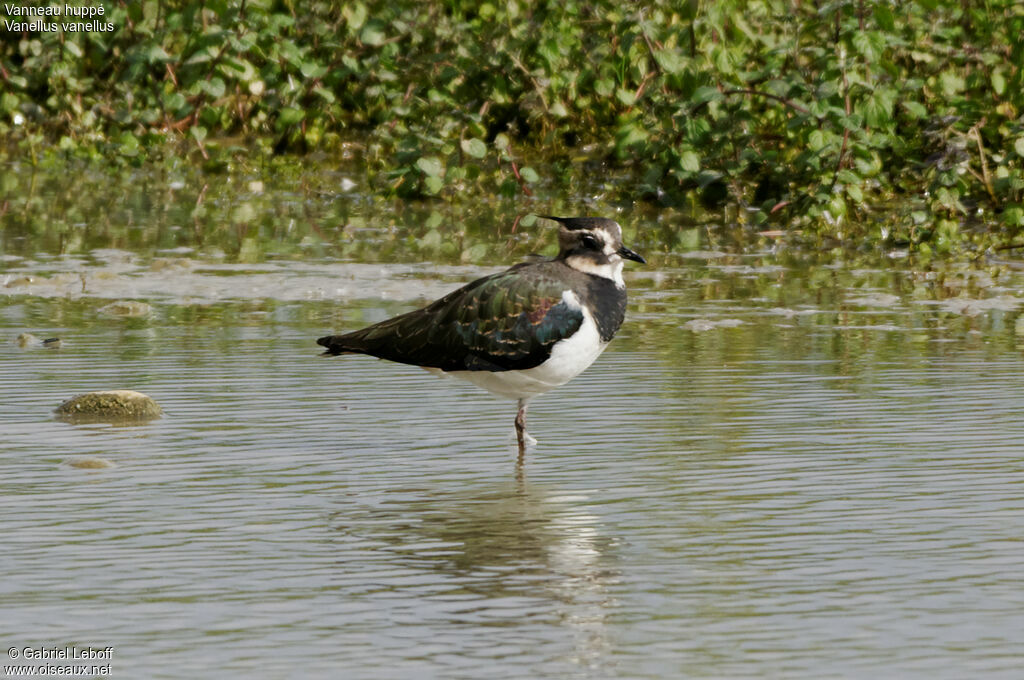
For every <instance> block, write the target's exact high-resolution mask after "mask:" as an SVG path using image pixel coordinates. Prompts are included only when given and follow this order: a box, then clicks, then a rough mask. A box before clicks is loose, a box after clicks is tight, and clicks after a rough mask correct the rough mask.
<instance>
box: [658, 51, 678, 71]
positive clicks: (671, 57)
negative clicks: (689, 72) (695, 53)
mask: <svg viewBox="0 0 1024 680" xmlns="http://www.w3.org/2000/svg"><path fill="white" fill-rule="evenodd" d="M654 60H655V61H657V62H658V66H660V67H661V70H663V71H664V72H665V73H669V74H671V75H676V74H678V73H680V72H682V71H683V69H684V68H686V58H685V57H683V55H681V54H680V53H679V52H678V51H676V50H655V52H654Z"/></svg>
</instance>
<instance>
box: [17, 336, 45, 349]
mask: <svg viewBox="0 0 1024 680" xmlns="http://www.w3.org/2000/svg"><path fill="white" fill-rule="evenodd" d="M14 344H15V345H17V346H18V347H42V346H43V341H42V340H40V339H39V338H37V337H36V336H34V335H32V334H31V333H21V334H19V335H18V337H16V338H15V339H14Z"/></svg>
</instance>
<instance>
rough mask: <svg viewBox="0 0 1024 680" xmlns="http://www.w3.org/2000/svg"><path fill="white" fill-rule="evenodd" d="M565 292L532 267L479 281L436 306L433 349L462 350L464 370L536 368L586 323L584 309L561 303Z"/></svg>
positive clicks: (541, 271) (561, 284) (511, 270)
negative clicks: (563, 340)
mask: <svg viewBox="0 0 1024 680" xmlns="http://www.w3.org/2000/svg"><path fill="white" fill-rule="evenodd" d="M565 290H566V286H565V284H564V283H563V282H560V281H557V280H555V279H554V278H552V277H550V276H549V275H546V274H545V273H544V272H543V270H542V269H541V268H539V267H531V266H530V265H525V266H521V267H516V268H513V269H510V270H508V271H505V272H502V273H500V274H496V275H494V276H490V277H487V278H485V279H481V280H480V281H477V282H475V283H474V284H470V285H469V286H467V287H466V288H463V289H462V290H461V291H456V292H455V294H453V296H452V299H450V300H444V301H439V302H438V303H435V304H438V306H439V310H438V311H440V312H441V313H440V315H439V316H438V323H437V324H436V325H435V326H434V329H433V331H432V333H431V335H430V341H431V344H432V345H437V346H440V347H443V346H452V345H459V346H460V347H462V348H464V351H465V356H464V359H463V362H462V363H463V367H464V369H465V370H471V371H472V370H485V371H494V370H517V369H525V368H532V367H534V366H537V365H539V364H541V363H543V362H544V360H546V359H547V358H548V355H549V354H550V353H551V347H552V346H553V345H554V344H555V343H556V342H558V341H559V340H562V339H565V338H567V337H569V336H570V335H572V334H573V333H575V332H576V331H577V330H579V328H580V325H582V323H583V312H582V310H581V309H580V307H579V306H578V305H576V304H570V303H568V302H566V301H565V299H564V298H563V294H564V292H565ZM441 302H443V303H444V304H440V303H441ZM431 307H433V305H431ZM428 309H429V308H428ZM447 370H453V369H447ZM455 370H458V369H455Z"/></svg>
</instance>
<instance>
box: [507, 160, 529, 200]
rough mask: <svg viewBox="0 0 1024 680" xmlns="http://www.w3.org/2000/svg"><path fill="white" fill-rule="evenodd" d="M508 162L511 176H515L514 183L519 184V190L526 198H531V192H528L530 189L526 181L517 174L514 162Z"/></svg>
mask: <svg viewBox="0 0 1024 680" xmlns="http://www.w3.org/2000/svg"><path fill="white" fill-rule="evenodd" d="M509 162H510V163H511V164H512V174H513V175H515V176H516V181H517V182H519V188H520V189H522V190H523V193H524V194H526V195H527V196H533V192H532V191H530V187H528V186H527V185H526V180H525V179H523V177H522V175H520V174H519V168H518V166H516V162H515V161H513V160H509Z"/></svg>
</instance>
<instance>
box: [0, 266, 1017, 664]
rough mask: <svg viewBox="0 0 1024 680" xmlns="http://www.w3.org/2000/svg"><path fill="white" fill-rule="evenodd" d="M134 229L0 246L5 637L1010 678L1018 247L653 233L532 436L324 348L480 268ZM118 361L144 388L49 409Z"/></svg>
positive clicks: (241, 657) (386, 660) (300, 652)
mask: <svg viewBox="0 0 1024 680" xmlns="http://www.w3.org/2000/svg"><path fill="white" fill-rule="evenodd" d="M156 259H159V257H158V258H156ZM154 262H155V260H154V259H153V258H149V257H142V258H139V257H137V256H135V255H132V254H131V253H121V254H118V253H117V252H114V253H111V252H110V251H102V252H94V253H90V254H89V255H88V256H87V257H85V258H74V257H70V258H69V257H56V258H40V259H33V258H23V257H22V258H16V259H9V260H8V261H7V263H6V268H5V270H4V271H3V273H2V274H0V279H2V282H0V286H3V287H0V300H2V305H0V339H2V340H3V342H2V343H0V394H2V398H0V433H2V438H0V465H2V470H3V479H4V493H3V494H2V496H0V517H2V521H3V527H4V536H5V550H4V551H3V553H2V556H0V602H2V609H3V616H2V617H0V631H2V633H3V636H2V637H3V639H4V640H5V641H6V642H8V643H9V646H19V647H20V646H54V645H57V646H64V645H73V646H79V647H87V646H93V647H101V648H102V647H107V646H112V647H113V648H114V657H113V660H112V665H113V669H114V676H115V677H124V678H130V677H154V678H158V677H159V678H164V677H166V678H178V677H186V676H187V677H218V678H222V677H260V678H292V677H296V675H297V674H301V675H302V676H304V677H321V678H327V677H338V674H339V673H343V674H344V676H345V677H353V678H355V677H365V678H414V677H415V678H423V677H444V678H479V677H480V676H481V674H482V673H483V672H486V674H487V675H488V676H489V677H492V678H523V677H533V678H574V677H575V678H601V677H629V678H665V677H716V678H717V677H750V678H765V677H771V678H807V677H828V678H888V677H891V678H896V677H899V678H928V679H929V680H934V679H935V678H950V679H953V678H964V677H986V678H1012V677H1017V676H1018V674H1019V669H1020V660H1021V658H1022V656H1024V637H1022V634H1021V632H1020V631H1022V630H1024V588H1022V587H1021V568H1022V566H1024V544H1022V542H1021V539H1020V537H1021V535H1022V533H1024V447H1022V443H1024V419H1022V418H1021V416H1020V414H1021V413H1024V380H1022V378H1021V376H1022V375H1024V357H1022V354H1021V343H1022V342H1024V339H1022V335H1021V334H1020V330H1021V326H1020V325H1019V324H1018V323H1017V320H1018V318H1019V310H1020V304H1021V302H1022V301H1024V279H1022V278H1021V277H1020V276H1019V275H1018V274H1017V273H1015V271H1013V270H1012V269H1009V268H998V267H997V268H993V269H991V270H975V269H966V268H955V267H954V268H950V269H949V270H948V271H945V272H943V273H940V274H935V273H934V272H931V273H927V272H920V271H916V270H915V269H914V268H913V267H912V266H910V265H904V264H901V263H900V262H881V263H880V264H879V265H878V266H877V267H874V268H852V267H849V266H844V265H843V264H841V263H838V264H837V263H833V264H829V265H815V266H802V265H799V264H795V263H794V262H793V261H792V260H791V259H789V258H787V257H786V256H785V254H784V253H783V254H771V253H762V254H759V255H755V256H736V255H729V256H727V255H724V254H722V253H715V252H703V253H696V254H687V253H683V252H680V253H678V254H677V255H676V256H665V257H664V258H662V259H661V261H659V262H656V263H655V266H654V267H653V268H652V269H649V270H638V271H636V272H633V273H631V274H630V275H629V277H628V279H627V280H628V283H629V286H630V289H631V294H632V297H631V303H630V312H629V319H628V320H627V323H626V325H625V326H624V327H623V329H622V331H621V333H620V336H619V337H618V338H617V339H616V341H615V342H614V343H613V344H612V346H611V348H610V349H609V350H608V351H607V352H606V353H605V355H604V356H603V357H602V358H601V359H600V360H599V361H598V362H597V363H596V364H595V365H594V366H593V367H591V369H589V370H588V371H587V372H586V373H585V374H583V375H582V376H580V377H579V378H578V379H576V380H575V381H573V382H572V383H570V384H569V385H567V386H565V387H563V388H560V389H559V390H556V391H555V392H552V393H550V394H548V395H546V396H544V397H542V398H540V399H538V400H536V401H535V403H534V404H533V405H532V406H531V411H530V426H531V428H530V429H531V432H532V434H534V435H535V436H536V437H537V439H538V440H539V444H538V446H537V447H536V448H535V449H534V450H532V451H531V452H530V453H529V455H528V457H527V461H526V464H525V466H523V467H522V468H517V467H516V465H515V451H514V445H513V440H512V438H511V434H512V418H513V416H514V405H513V404H512V403H509V402H504V401H501V400H497V399H494V398H492V397H490V396H488V395H486V393H483V392H480V391H477V390H476V388H474V387H472V386H471V385H467V384H463V383H460V382H456V381H452V380H443V379H438V378H435V377H433V376H431V375H429V374H427V373H425V372H422V371H420V370H418V369H415V368H410V367H405V366H399V365H394V364H389V363H386V362H378V361H375V360H372V359H368V358H364V357H344V358H330V359H328V358H322V357H319V356H318V355H317V352H318V348H317V347H316V346H315V344H314V343H313V340H314V339H315V338H316V337H318V336H319V335H321V334H323V333H324V332H326V331H332V330H334V331H338V330H343V329H347V328H354V327H357V326H359V325H360V324H363V323H367V322H372V321H376V320H379V319H381V318H385V317H386V316H388V315H390V314H394V313H398V312H401V311H406V310H408V309H411V308H413V307H415V306H416V305H417V304H419V303H421V302H422V301H423V300H424V299H426V298H429V297H431V296H433V295H435V294H440V293H443V292H444V291H446V290H449V289H451V288H452V287H454V286H455V285H457V283H458V282H460V281H465V280H469V279H470V278H472V277H473V276H475V275H478V274H480V273H484V272H486V271H491V270H493V266H490V265H487V266H475V265H465V266H451V267H449V268H446V269H439V268H435V267H433V266H432V265H415V264H410V265H403V266H401V267H396V266H390V265H373V269H372V270H370V269H365V266H364V265H360V264H359V263H353V262H339V261H334V260H330V259H320V260H316V259H313V260H309V261H305V262H302V263H295V262H279V261H274V260H273V259H270V260H268V261H265V262H261V263H254V264H251V265H247V266H240V265H239V266H236V265H232V264H230V263H225V262H222V261H220V260H202V259H199V258H197V259H194V260H193V259H192V258H189V259H188V260H187V261H185V262H184V263H181V264H180V266H176V265H173V264H172V265H171V266H168V265H155V266H154ZM495 264H496V263H495ZM23 279H32V280H31V281H25V280H23ZM374 280H377V281H380V282H381V286H382V288H383V289H384V290H385V291H386V292H384V293H381V294H379V295H372V294H367V293H366V286H367V282H372V281H374ZM83 281H84V288H83ZM133 291H134V292H135V295H134V296H131V295H129V293H132V292H133ZM127 297H135V298H137V299H140V300H144V301H146V302H147V303H148V304H150V306H151V309H150V310H149V311H148V313H144V314H142V315H140V316H129V317H123V316H117V315H112V314H110V313H109V312H104V311H101V310H102V309H103V308H104V307H105V306H106V305H108V304H110V302H111V301H112V300H116V299H122V298H127ZM22 332H31V333H34V334H36V335H37V336H38V337H40V338H43V337H52V336H59V337H61V338H62V340H63V346H62V347H61V348H60V349H46V348H42V347H33V346H29V347H24V348H23V347H19V346H18V345H17V344H15V343H14V342H13V339H14V338H15V336H17V335H18V334H19V333H22ZM109 388H131V389H137V390H141V391H143V392H145V393H147V394H149V395H151V396H153V397H154V398H155V399H157V400H158V401H159V402H160V404H161V405H162V406H163V407H164V409H165V412H166V415H165V417H164V418H162V419H160V420H157V421H153V422H151V423H149V424H145V425H140V426H134V427H113V426H109V425H77V426H76V425H70V424H67V423H63V422H59V421H57V420H55V419H54V418H53V415H52V411H53V409H54V408H55V407H56V406H57V405H58V404H59V403H60V402H61V401H62V400H64V399H66V398H67V397H70V396H72V395H74V394H77V393H80V392H83V391H88V390H93V389H109ZM91 458H100V459H104V460H106V461H109V462H110V463H112V464H113V465H114V467H110V468H106V469H98V470H93V469H81V468H78V467H75V466H74V463H75V462H76V461H80V460H83V459H91ZM6 662H7V660H5V663H6Z"/></svg>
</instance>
